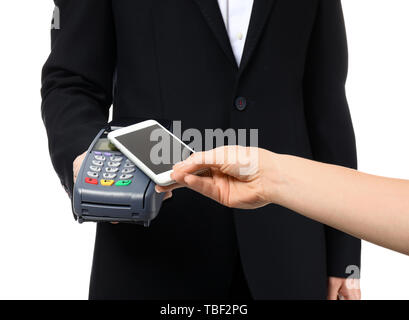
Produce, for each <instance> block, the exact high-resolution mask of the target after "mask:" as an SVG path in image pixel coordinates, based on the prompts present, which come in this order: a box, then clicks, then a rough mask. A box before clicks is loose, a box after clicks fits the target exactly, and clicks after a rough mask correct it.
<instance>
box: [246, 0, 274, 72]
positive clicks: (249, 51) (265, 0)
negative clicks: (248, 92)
mask: <svg viewBox="0 0 409 320" xmlns="http://www.w3.org/2000/svg"><path fill="white" fill-rule="evenodd" d="M275 1H276V0H254V5H253V11H252V14H251V20H250V25H249V30H248V32H247V39H246V44H245V46H244V51H243V56H242V59H241V63H240V72H242V71H243V70H244V68H245V67H246V66H247V64H248V63H249V61H250V58H251V56H252V55H253V53H254V49H255V48H256V46H257V43H258V41H259V40H260V36H261V34H262V32H263V29H264V26H265V24H266V22H267V20H268V17H269V16H270V12H271V10H272V7H273V5H274V3H275Z"/></svg>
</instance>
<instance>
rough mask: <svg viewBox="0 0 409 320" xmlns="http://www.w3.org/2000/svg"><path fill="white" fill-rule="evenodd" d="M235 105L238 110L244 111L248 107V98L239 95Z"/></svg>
mask: <svg viewBox="0 0 409 320" xmlns="http://www.w3.org/2000/svg"><path fill="white" fill-rule="evenodd" d="M234 105H235V106H236V109H237V110H239V111H243V110H244V109H246V108H247V100H246V98H243V97H238V98H237V99H236V101H235V102H234Z"/></svg>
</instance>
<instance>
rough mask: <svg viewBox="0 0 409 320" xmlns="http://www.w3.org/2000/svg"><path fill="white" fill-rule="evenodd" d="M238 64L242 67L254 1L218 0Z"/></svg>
mask: <svg viewBox="0 0 409 320" xmlns="http://www.w3.org/2000/svg"><path fill="white" fill-rule="evenodd" d="M218 1H219V7H220V11H221V13H222V16H223V20H224V23H225V25H226V30H227V34H228V35H229V38H230V43H231V47H232V49H233V53H234V56H235V57H236V61H237V64H238V65H240V62H241V57H242V55H243V49H244V44H245V42H246V37H247V30H248V28H249V24H250V18H251V12H252V10H253V2H254V0H218Z"/></svg>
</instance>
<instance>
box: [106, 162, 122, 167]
mask: <svg viewBox="0 0 409 320" xmlns="http://www.w3.org/2000/svg"><path fill="white" fill-rule="evenodd" d="M120 165H121V163H120V162H114V161H109V162H108V166H109V167H113V168H118V167H119V166H120Z"/></svg>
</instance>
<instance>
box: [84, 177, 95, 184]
mask: <svg viewBox="0 0 409 320" xmlns="http://www.w3.org/2000/svg"><path fill="white" fill-rule="evenodd" d="M85 182H86V183H89V184H98V180H97V179H92V178H85Z"/></svg>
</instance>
